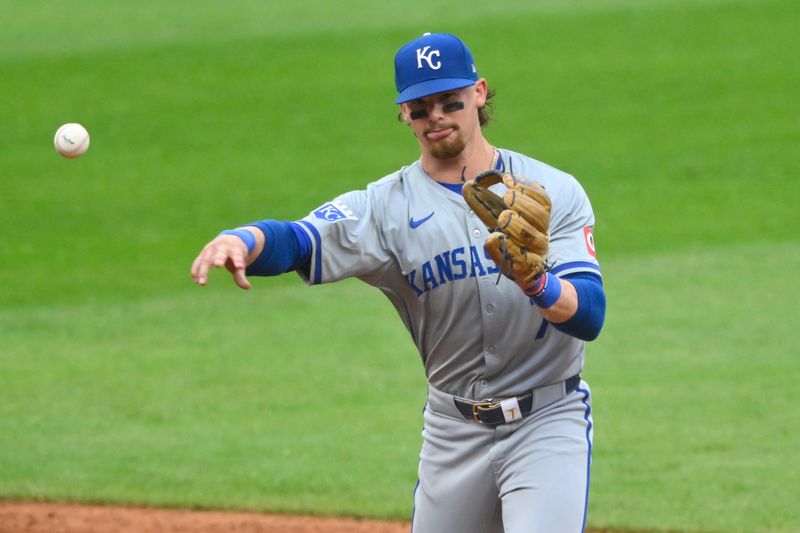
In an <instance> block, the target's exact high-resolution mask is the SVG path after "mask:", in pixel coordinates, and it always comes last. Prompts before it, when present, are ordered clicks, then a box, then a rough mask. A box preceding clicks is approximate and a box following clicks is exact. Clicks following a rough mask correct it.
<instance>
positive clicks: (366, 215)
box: [299, 150, 600, 399]
mask: <svg viewBox="0 0 800 533" xmlns="http://www.w3.org/2000/svg"><path fill="white" fill-rule="evenodd" d="M500 152H501V155H502V160H503V162H504V164H505V165H506V169H507V170H508V171H511V172H513V173H514V174H515V175H516V176H518V177H520V178H521V179H532V180H536V181H538V182H539V183H541V184H542V185H543V186H544V187H545V189H546V190H547V191H548V194H549V195H550V198H551V202H552V212H551V219H550V249H549V251H548V257H547V259H548V262H550V263H551V264H554V265H555V267H554V269H553V272H555V273H556V274H557V275H564V274H568V273H572V272H585V271H589V272H594V273H596V274H598V275H599V274H600V267H599V264H598V262H597V258H596V257H595V253H594V237H593V233H592V228H593V227H594V214H593V212H592V208H591V204H590V203H589V199H588V197H587V196H586V194H585V192H584V191H583V188H582V187H581V186H580V184H579V183H578V182H577V180H575V178H573V177H572V176H570V175H569V174H566V173H564V172H561V171H559V170H557V169H555V168H553V167H550V166H548V165H546V164H544V163H541V162H539V161H536V160H534V159H531V158H529V157H527V156H524V155H522V154H518V153H515V152H512V151H509V150H501V151H500ZM493 190H495V192H497V193H498V194H500V195H502V194H503V192H505V186H504V185H503V184H502V183H500V184H497V185H495V186H493ZM299 223H300V224H301V226H302V227H303V228H304V229H305V231H306V232H307V233H308V235H309V238H310V239H311V242H312V258H311V266H310V270H309V272H307V273H301V274H300V275H301V277H303V279H304V280H305V281H306V282H307V283H310V284H318V283H328V282H332V281H337V280H341V279H344V278H348V277H355V278H358V279H361V280H363V281H365V282H367V283H369V284H371V285H373V286H375V287H377V288H378V289H380V290H381V291H382V292H383V293H384V295H386V297H387V298H388V299H389V300H390V301H391V302H392V304H393V305H394V307H395V309H396V311H397V313H398V315H399V316H400V318H401V319H402V320H403V323H404V324H405V326H406V328H407V329H408V331H409V333H410V334H411V338H412V340H413V342H414V343H415V345H416V346H417V349H418V350H419V353H420V357H421V359H422V361H423V364H424V365H425V372H426V374H427V377H428V381H429V382H430V383H431V385H433V386H434V387H436V388H438V389H439V390H442V391H444V392H448V393H451V394H457V395H461V396H464V397H471V398H476V399H480V398H487V397H507V396H512V395H514V394H518V393H521V392H524V391H526V390H529V389H531V388H533V387H535V386H537V385H542V384H548V383H555V382H558V381H561V380H564V379H566V378H567V377H569V376H572V375H574V374H577V373H578V372H579V371H580V370H581V368H582V366H583V356H584V342H583V341H581V340H579V339H576V338H574V337H571V336H569V335H566V334H564V333H562V332H560V331H558V330H556V329H555V328H552V327H551V328H547V327H546V326H547V323H546V322H545V321H544V320H543V319H542V317H541V315H539V313H538V312H537V311H536V310H535V309H533V308H532V305H531V301H530V299H529V298H528V297H527V296H526V295H525V294H524V293H523V292H522V291H521V290H520V289H519V287H517V286H516V284H514V283H513V282H512V281H510V280H508V279H507V278H505V277H504V276H498V268H497V265H495V264H494V262H493V261H492V260H491V259H490V258H489V257H488V256H487V255H486V253H485V251H484V248H483V244H484V242H485V240H486V238H487V237H488V235H489V232H488V230H487V229H486V227H485V226H484V225H483V223H482V222H481V221H480V219H479V218H478V217H477V216H476V215H475V214H474V213H472V212H471V211H470V209H469V206H467V204H466V202H465V201H464V199H463V198H462V197H461V195H460V194H459V193H457V192H454V191H452V190H450V189H447V188H445V187H443V186H442V185H440V184H438V183H436V182H435V181H433V180H432V179H431V178H430V177H429V176H428V175H427V174H425V172H424V170H423V169H422V165H421V164H420V162H419V161H417V162H415V163H413V164H411V165H409V166H407V167H403V168H402V169H400V170H398V171H397V172H395V173H393V174H390V175H388V176H386V177H384V178H382V179H380V180H378V181H375V182H373V183H370V184H369V185H368V186H367V188H366V190H361V191H351V192H348V193H345V194H343V195H341V196H339V197H337V198H336V199H334V200H333V201H331V202H328V203H326V204H324V205H323V206H321V207H319V208H318V209H315V210H314V211H312V212H311V213H309V215H308V216H306V217H305V218H303V219H302V220H300V221H299ZM586 228H589V229H588V230H587V229H586Z"/></svg>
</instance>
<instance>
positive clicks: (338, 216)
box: [314, 202, 353, 222]
mask: <svg viewBox="0 0 800 533" xmlns="http://www.w3.org/2000/svg"><path fill="white" fill-rule="evenodd" d="M314 216H315V217H317V218H319V219H320V220H325V221H326V222H336V221H337V220H344V219H346V218H353V214H352V213H351V212H350V210H349V209H347V207H346V206H344V205H336V203H334V202H331V203H327V204H325V205H323V206H322V207H320V208H319V209H317V210H316V211H314Z"/></svg>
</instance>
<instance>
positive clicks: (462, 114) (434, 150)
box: [400, 80, 486, 159]
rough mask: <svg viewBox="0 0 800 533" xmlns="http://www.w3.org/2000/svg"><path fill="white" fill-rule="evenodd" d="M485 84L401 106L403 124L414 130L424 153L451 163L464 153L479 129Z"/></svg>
mask: <svg viewBox="0 0 800 533" xmlns="http://www.w3.org/2000/svg"><path fill="white" fill-rule="evenodd" d="M485 87H486V85H485V82H483V80H479V82H478V83H476V84H475V85H474V86H472V87H466V88H464V89H456V90H454V91H447V92H443V93H437V94H432V95H430V96H426V97H424V98H419V99H417V100H412V101H410V102H406V103H404V104H401V105H400V107H401V112H402V114H403V120H404V121H405V123H406V124H408V125H409V126H411V129H412V130H413V131H414V135H415V136H416V137H417V139H418V140H419V143H420V145H421V146H422V149H423V150H424V151H427V152H429V153H430V155H432V156H433V157H435V158H437V159H450V158H453V157H456V156H458V155H459V154H460V153H461V152H463V151H464V147H465V146H466V145H467V143H468V142H469V141H470V139H471V138H472V136H473V134H474V132H475V130H476V129H480V123H479V121H478V112H477V110H478V108H479V107H480V106H482V105H483V104H484V103H485V102H486V98H485V95H486V93H485Z"/></svg>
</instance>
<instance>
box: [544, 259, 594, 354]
mask: <svg viewBox="0 0 800 533" xmlns="http://www.w3.org/2000/svg"><path fill="white" fill-rule="evenodd" d="M564 279H566V280H569V282H570V283H572V285H573V286H574V287H575V290H576V291H577V293H578V309H577V310H576V311H575V314H574V315H573V316H572V318H570V319H568V320H566V321H565V322H561V323H560V324H553V327H555V328H556V329H557V330H559V331H561V332H564V333H566V334H568V335H572V336H573V337H577V338H579V339H581V340H584V341H593V340H595V339H596V338H597V337H598V336H599V335H600V330H601V329H603V323H604V322H605V318H606V294H605V291H603V282H602V280H601V279H600V277H599V276H598V275H596V274H594V273H591V272H581V273H575V274H569V275H567V276H564Z"/></svg>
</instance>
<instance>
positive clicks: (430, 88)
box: [395, 78, 475, 104]
mask: <svg viewBox="0 0 800 533" xmlns="http://www.w3.org/2000/svg"><path fill="white" fill-rule="evenodd" d="M472 85H475V80H469V79H465V78H438V79H435V80H427V81H422V82H419V83H415V84H414V85H411V86H410V87H406V89H405V90H404V91H403V92H401V93H400V94H399V95H397V99H396V100H395V103H396V104H403V103H405V102H410V101H411V100H416V99H417V98H425V97H426V96H430V95H432V94H436V93H443V92H445V91H452V90H454V89H463V88H464V87H471V86H472Z"/></svg>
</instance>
